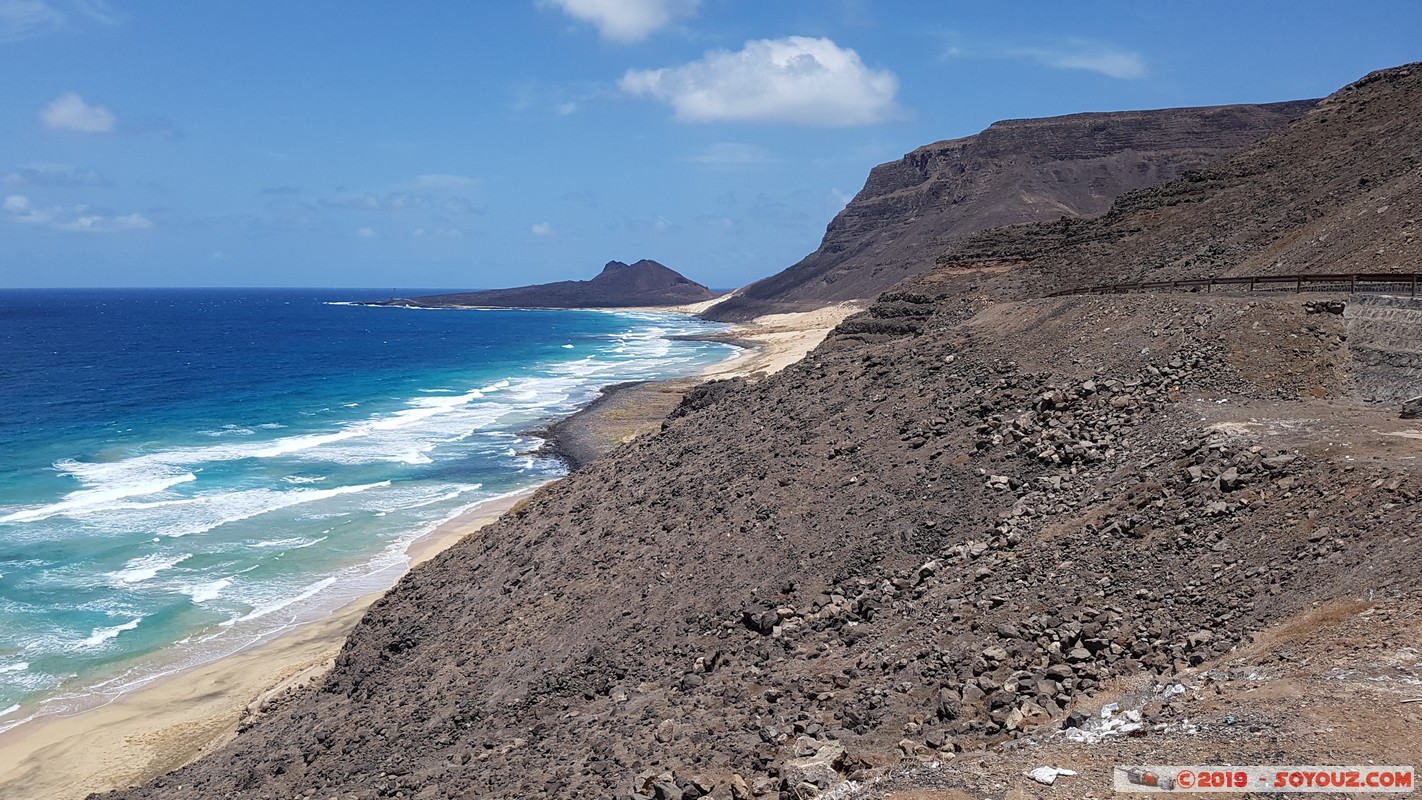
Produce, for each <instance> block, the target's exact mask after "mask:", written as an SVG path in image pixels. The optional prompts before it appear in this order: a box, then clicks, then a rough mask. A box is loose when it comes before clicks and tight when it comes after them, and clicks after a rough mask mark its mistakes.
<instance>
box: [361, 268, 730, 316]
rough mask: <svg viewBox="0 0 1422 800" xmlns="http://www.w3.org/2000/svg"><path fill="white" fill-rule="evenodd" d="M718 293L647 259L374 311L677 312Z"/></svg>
mask: <svg viewBox="0 0 1422 800" xmlns="http://www.w3.org/2000/svg"><path fill="white" fill-rule="evenodd" d="M715 296H716V293H715V292H713V291H711V290H710V289H708V288H706V287H705V286H702V285H701V284H699V283H696V282H695V281H693V280H691V279H689V278H687V277H685V276H683V275H681V274H680V273H678V272H676V271H675V270H672V269H670V268H668V267H666V266H663V265H662V264H658V263H657V262H655V261H652V260H650V259H642V260H641V261H638V262H637V263H635V264H624V263H622V262H621V261H609V262H607V265H606V266H604V267H603V268H602V272H600V273H598V275H597V277H595V278H593V279H592V280H586V281H558V282H556V283H542V284H538V285H536V286H519V287H516V288H513V289H489V290H486V291H481V292H460V293H457V294H435V295H426V296H424V297H413V298H395V299H391V300H382V301H380V302H378V303H372V305H398V306H417V307H421V308H447V307H455V306H466V307H483V308H617V307H636V306H678V305H684V304H687V303H699V302H701V301H703V300H710V299H711V298H713V297H715Z"/></svg>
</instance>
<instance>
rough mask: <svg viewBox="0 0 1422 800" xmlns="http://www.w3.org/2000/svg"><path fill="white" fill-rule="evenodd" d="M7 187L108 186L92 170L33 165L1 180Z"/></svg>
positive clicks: (65, 187)
mask: <svg viewBox="0 0 1422 800" xmlns="http://www.w3.org/2000/svg"><path fill="white" fill-rule="evenodd" d="M0 184H4V185H5V186H16V187H20V186H41V187H48V188H59V189H74V188H80V187H85V186H108V185H109V182H108V180H107V179H106V178H104V176H103V175H101V174H99V173H98V172H96V171H94V170H92V169H78V168H76V167H71V166H66V165H64V164H32V165H30V166H28V167H21V168H20V169H17V170H15V171H14V172H11V173H10V174H8V175H6V176H5V177H4V178H0Z"/></svg>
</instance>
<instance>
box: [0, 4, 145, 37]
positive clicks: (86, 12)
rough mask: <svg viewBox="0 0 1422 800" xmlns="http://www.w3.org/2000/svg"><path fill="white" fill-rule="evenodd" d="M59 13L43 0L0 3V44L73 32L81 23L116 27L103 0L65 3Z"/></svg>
mask: <svg viewBox="0 0 1422 800" xmlns="http://www.w3.org/2000/svg"><path fill="white" fill-rule="evenodd" d="M64 5H65V9H64V10H61V9H60V8H59V7H58V6H57V5H56V4H55V3H51V2H45V0H0V42H18V41H22V40H24V39H32V38H35V37H37V36H46V35H48V34H52V33H75V32H77V31H78V30H79V28H80V27H81V25H80V24H79V23H84V22H97V23H99V24H101V25H117V24H119V20H118V16H117V15H116V14H114V13H113V11H112V10H110V8H109V4H108V3H107V2H105V0H69V2H67V3H65V4H64Z"/></svg>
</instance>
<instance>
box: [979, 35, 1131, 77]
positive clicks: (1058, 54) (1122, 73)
mask: <svg viewBox="0 0 1422 800" xmlns="http://www.w3.org/2000/svg"><path fill="white" fill-rule="evenodd" d="M1004 55H1006V56H1008V57H1016V58H1030V59H1032V60H1034V61H1037V62H1038V63H1041V64H1044V65H1046V66H1048V67H1054V68H1056V69H1082V70H1087V71H1089V72H1099V73H1101V74H1102V75H1105V76H1107V77H1111V78H1122V79H1131V78H1144V77H1145V74H1146V67H1145V59H1144V58H1142V57H1141V54H1140V53H1135V52H1132V51H1129V50H1121V49H1119V48H1116V47H1113V46H1112V45H1108V44H1102V43H1100V42H1089V41H1085V40H1081V39H1072V40H1069V41H1066V42H1063V43H1061V44H1058V45H1053V46H1050V47H1016V48H1008V49H1007V50H1006V51H1005V52H1004Z"/></svg>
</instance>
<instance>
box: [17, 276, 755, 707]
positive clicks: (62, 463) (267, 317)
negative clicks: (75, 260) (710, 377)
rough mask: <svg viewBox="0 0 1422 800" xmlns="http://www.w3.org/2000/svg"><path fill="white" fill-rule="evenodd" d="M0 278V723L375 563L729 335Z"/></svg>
mask: <svg viewBox="0 0 1422 800" xmlns="http://www.w3.org/2000/svg"><path fill="white" fill-rule="evenodd" d="M361 296H363V293H352V292H350V291H345V292H338V291H325V292H322V291H289V290H286V291H237V290H231V291H211V290H203V291H197V290H183V291H176V290H174V291H168V290H141V291H139V290H122V291H120V290H111V291H6V292H0V730H3V729H4V728H6V727H10V726H13V725H14V724H17V723H18V722H20V721H23V720H25V719H28V718H31V717H33V716H34V715H36V714H43V713H53V712H57V711H66V710H72V709H75V708H80V707H84V706H88V705H93V704H96V703H98V702H102V701H103V700H104V699H106V698H109V697H112V696H115V695H117V694H120V693H122V692H124V691H128V690H130V689H132V688H134V687H136V686H139V685H142V684H143V683H145V682H148V681H150V680H152V679H154V678H155V677H158V676H161V675H163V674H166V673H169V672H171V671H173V670H175V669H180V668H182V667H184V666H189V665H193V664H197V663H201V662H204V661H208V660H211V659H213V658H216V657H220V656H221V655H224V654H227V653H231V652H234V651H236V650H238V649H240V648H242V647H245V646H248V645H251V644H253V643H256V642H260V641H263V640H265V639H268V638H270V637H272V636H274V635H276V634H277V633H280V632H281V631H282V630H285V629H287V628H290V627H291V626H292V625H295V624H299V623H300V622H303V621H307V620H310V619H315V618H318V617H319V616H322V615H324V614H326V613H329V612H331V611H333V610H335V609H336V608H338V607H340V606H341V605H343V604H344V603H346V602H348V601H349V600H351V599H353V598H355V597H357V596H360V595H362V594H365V593H367V592H369V591H373V590H377V589H381V588H384V587H387V586H389V585H390V584H391V583H393V582H394V580H395V579H397V578H398V576H399V575H400V574H401V572H403V570H404V568H405V567H406V565H407V560H406V557H405V549H406V548H407V547H408V546H409V544H410V543H411V542H413V541H414V540H416V539H418V538H419V537H420V536H422V535H425V534H427V533H429V532H430V531H431V530H433V528H434V527H435V526H437V525H438V524H439V523H440V522H442V521H444V520H447V519H449V518H451V517H453V516H456V515H458V514H459V513H462V512H463V511H465V510H468V509H470V508H472V507H475V506H477V505H478V504H479V503H482V502H487V501H489V500H491V499H495V498H499V497H502V496H506V495H509V494H511V493H516V492H519V491H522V490H525V489H528V488H530V487H532V486H536V485H538V484H540V483H543V482H546V481H548V480H550V479H553V478H555V477H557V476H559V475H561V474H563V470H564V468H563V466H562V464H561V463H559V462H556V461H552V460H548V459H544V458H539V457H537V456H535V455H533V454H532V451H534V450H535V449H536V448H537V447H538V445H539V444H540V441H539V440H537V439H536V438H534V437H532V436H530V435H528V433H527V432H528V431H530V430H532V429H536V428H538V427H540V426H542V425H545V424H547V423H549V422H551V421H553V420H555V419H557V418H559V417H562V416H566V415H567V414H569V413H571V412H573V411H574V410H576V409H577V408H578V407H580V406H581V405H583V404H585V403H587V402H588V401H590V400H591V399H593V398H594V397H596V395H597V392H598V389H599V388H600V387H602V386H606V385H608V384H612V383H618V382H623V381H628V380H648V379H659V378H667V377H673V376H680V375H687V374H694V373H697V372H699V371H701V370H702V369H704V368H705V367H707V366H709V365H711V364H714V363H717V362H719V361H723V360H725V359H726V358H728V357H730V356H731V355H732V349H731V348H729V347H727V346H725V345H719V344H711V343H702V342H685V341H676V340H672V339H669V338H667V337H669V336H674V335H678V334H689V333H700V332H707V331H710V330H717V329H719V326H715V325H710V324H707V323H702V322H699V321H697V320H694V319H691V318H688V317H685V316H681V315H674V314H659V313H617V312H593V311H465V310H437V311H431V310H414V309H397V308H374V307H359V306H350V305H340V304H333V302H335V301H340V300H344V299H350V298H352V297H356V298H359V297H361Z"/></svg>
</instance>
